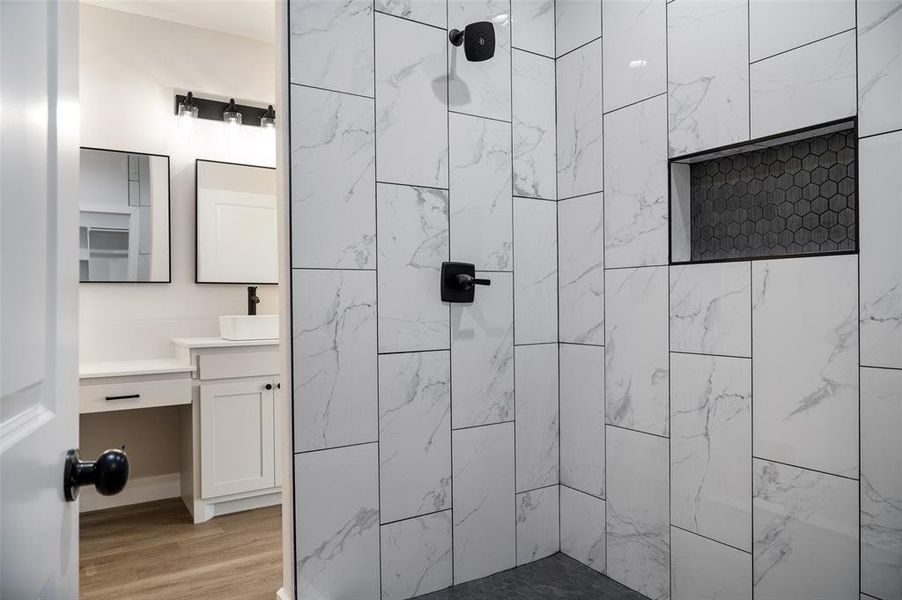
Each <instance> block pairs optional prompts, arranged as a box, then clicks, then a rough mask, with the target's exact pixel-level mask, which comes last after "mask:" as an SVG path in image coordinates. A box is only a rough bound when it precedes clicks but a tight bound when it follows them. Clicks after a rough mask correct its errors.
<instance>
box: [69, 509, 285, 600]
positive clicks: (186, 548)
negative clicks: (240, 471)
mask: <svg viewBox="0 0 902 600" xmlns="http://www.w3.org/2000/svg"><path fill="white" fill-rule="evenodd" d="M80 538H81V565H80V576H81V577H80V580H81V581H80V592H81V593H80V597H81V600H124V599H128V600H150V599H153V600H169V599H172V600H176V599H178V600H185V599H192V600H205V599H208V598H209V599H211V600H212V599H216V600H224V599H237V598H241V599H257V598H259V599H260V600H274V599H275V597H276V591H277V590H278V589H279V588H280V587H282V515H281V507H280V506H273V507H268V508H261V509H257V510H251V511H247V512H243V513H237V514H233V515H225V516H221V517H216V518H215V519H211V520H209V521H207V522H206V523H200V524H199V525H194V524H193V523H192V522H191V515H190V514H189V513H188V510H187V509H186V508H185V506H184V505H183V504H182V501H181V500H179V499H172V500H160V501H158V502H148V503H145V504H137V505H133V506H126V507H122V508H114V509H110V510H103V511H97V512H93V513H85V514H82V515H81V535H80Z"/></svg>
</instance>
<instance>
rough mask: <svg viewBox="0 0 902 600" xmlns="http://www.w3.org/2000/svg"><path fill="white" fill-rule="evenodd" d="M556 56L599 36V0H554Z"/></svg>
mask: <svg viewBox="0 0 902 600" xmlns="http://www.w3.org/2000/svg"><path fill="white" fill-rule="evenodd" d="M554 10H555V43H556V45H557V49H556V51H557V56H561V55H562V54H566V53H567V52H570V51H571V50H573V49H574V48H578V47H579V46H582V45H583V44H586V43H588V42H591V41H592V40H594V39H597V38H600V37H601V0H556V2H555V7H554Z"/></svg>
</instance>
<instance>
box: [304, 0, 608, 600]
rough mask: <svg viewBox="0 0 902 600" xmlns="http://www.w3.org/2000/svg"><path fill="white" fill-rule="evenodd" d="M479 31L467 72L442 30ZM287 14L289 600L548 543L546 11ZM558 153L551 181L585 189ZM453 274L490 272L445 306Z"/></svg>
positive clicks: (554, 487) (539, 552)
mask: <svg viewBox="0 0 902 600" xmlns="http://www.w3.org/2000/svg"><path fill="white" fill-rule="evenodd" d="M483 20H492V21H493V22H494V24H495V31H496V36H497V47H496V50H495V56H494V58H492V59H491V60H489V61H486V62H480V63H472V62H468V61H467V60H466V59H465V58H464V53H463V48H455V47H453V46H451V45H450V43H449V42H448V29H450V28H453V27H457V28H460V29H463V27H464V26H465V25H466V24H468V23H471V22H474V21H483ZM289 21H290V23H289V27H290V41H289V43H290V49H289V54H290V67H289V71H290V72H289V73H288V76H289V78H290V83H291V85H290V94H291V107H290V109H291V113H290V120H291V127H290V129H291V140H290V148H291V202H292V207H291V208H292V211H291V221H292V240H293V244H292V273H293V281H292V298H293V316H292V320H293V338H294V339H293V345H292V352H293V361H294V402H293V405H294V452H295V459H294V472H295V518H296V560H297V597H298V598H305V599H306V598H317V599H320V598H323V599H349V600H373V599H376V598H379V597H380V595H381V597H382V598H385V599H402V598H409V597H412V596H415V595H419V594H423V593H427V592H430V591H432V590H436V589H440V588H444V587H447V586H449V585H451V584H452V583H460V582H464V581H468V580H471V579H475V578H478V577H482V576H485V575H489V574H491V573H494V572H497V571H501V570H504V569H508V568H511V567H514V566H515V565H517V564H522V563H525V562H529V561H532V560H535V559H537V558H541V557H544V556H547V555H549V554H552V553H554V552H556V551H558V549H559V548H560V539H559V514H560V513H559V508H558V506H559V491H558V479H559V476H558V471H559V451H558V446H559V444H558V440H559V435H558V430H559V424H558V373H557V371H558V323H557V311H558V288H557V260H558V253H557V206H556V204H555V201H556V199H557V188H558V183H559V179H558V174H557V172H556V168H557V161H556V152H557V147H556V140H555V61H554V52H555V50H554V42H555V38H554V13H553V4H552V3H550V2H548V3H542V2H539V3H534V2H533V3H530V2H522V3H521V2H516V3H515V4H514V5H513V6H511V4H510V2H509V0H504V1H502V0H483V1H478V2H477V1H474V0H450V1H447V0H410V1H403V0H376V2H375V3H374V2H373V1H372V0H345V1H338V0H291V1H290V2H289ZM574 75H577V76H578V74H574ZM598 83H599V82H598V81H596V83H595V85H596V89H597V87H598ZM580 100H581V101H585V100H590V99H588V98H581V99H580ZM594 101H595V102H597V98H596V99H595V100H594ZM596 106H597V105H596ZM599 115H600V113H599ZM596 120H598V119H597V118H596ZM571 130H572V128H571ZM600 141H601V140H600V136H599V137H598V138H597V139H596V140H595V146H596V152H600ZM571 158H573V159H574V161H573V165H572V166H571V167H570V172H569V173H561V176H560V183H561V184H562V185H563V184H565V183H566V184H568V185H571V186H572V185H574V184H580V185H583V187H585V185H584V184H583V178H584V177H586V176H587V175H586V174H583V173H582V172H581V171H578V170H577V168H581V166H580V165H579V164H577V162H578V161H577V160H576V159H575V157H573V156H572V155H571ZM583 166H584V165H583ZM593 170H594V172H593V173H589V174H588V176H589V177H596V178H600V174H599V173H598V171H597V169H593ZM596 187H597V186H594V187H592V188H591V189H593V190H594V189H595V188H596ZM567 193H568V195H573V194H576V193H580V192H579V191H578V190H577V189H576V188H574V189H573V190H572V193H571V192H570V191H568V192H567ZM574 206H575V205H574ZM589 208H590V210H594V209H593V208H592V207H589ZM572 218H577V219H579V218H580V217H579V215H578V214H576V213H574V214H573V215H572ZM597 239H598V241H599V246H598V250H599V251H600V239H601V238H600V237H598V238H597ZM448 260H453V261H463V262H471V263H474V264H475V265H476V268H477V274H478V276H480V277H485V278H488V279H491V282H492V283H491V286H490V287H480V288H478V289H477V290H476V302H475V303H474V304H447V303H442V302H441V301H440V299H439V272H440V267H441V263H442V262H443V261H448ZM570 325H571V326H572V327H574V328H577V329H579V328H583V327H584V326H588V324H584V323H580V322H572V323H570ZM594 335H595V336H600V335H601V332H600V331H599V332H595V334H594ZM515 390H516V392H517V393H516V398H515Z"/></svg>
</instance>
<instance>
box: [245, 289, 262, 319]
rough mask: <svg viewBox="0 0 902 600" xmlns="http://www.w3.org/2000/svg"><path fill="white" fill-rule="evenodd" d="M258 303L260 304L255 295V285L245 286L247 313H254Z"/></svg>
mask: <svg viewBox="0 0 902 600" xmlns="http://www.w3.org/2000/svg"><path fill="white" fill-rule="evenodd" d="M258 304H260V298H259V296H257V286H255V285H249V286H247V314H248V315H251V316H253V315H256V314H257V305H258Z"/></svg>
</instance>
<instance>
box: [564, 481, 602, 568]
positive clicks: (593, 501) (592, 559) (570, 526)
mask: <svg viewBox="0 0 902 600" xmlns="http://www.w3.org/2000/svg"><path fill="white" fill-rule="evenodd" d="M561 552H563V553H564V554H566V555H567V556H569V557H570V558H575V559H576V560H578V561H579V562H581V563H583V564H584V565H586V566H588V567H592V568H593V569H595V570H596V571H598V572H599V573H604V572H605V502H604V500H602V499H601V498H596V497H595V496H590V495H588V494H584V493H582V492H578V491H576V490H571V489H570V488H568V487H566V486H561Z"/></svg>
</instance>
